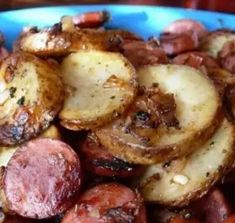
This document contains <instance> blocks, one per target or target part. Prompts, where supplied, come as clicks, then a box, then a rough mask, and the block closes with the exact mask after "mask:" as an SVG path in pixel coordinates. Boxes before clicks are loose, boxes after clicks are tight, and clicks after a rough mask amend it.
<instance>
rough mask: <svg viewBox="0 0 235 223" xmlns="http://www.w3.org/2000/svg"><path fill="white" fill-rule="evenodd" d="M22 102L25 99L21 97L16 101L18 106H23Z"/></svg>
mask: <svg viewBox="0 0 235 223" xmlns="http://www.w3.org/2000/svg"><path fill="white" fill-rule="evenodd" d="M24 101H25V97H24V96H22V97H21V98H20V99H19V100H18V101H17V104H18V105H24Z"/></svg>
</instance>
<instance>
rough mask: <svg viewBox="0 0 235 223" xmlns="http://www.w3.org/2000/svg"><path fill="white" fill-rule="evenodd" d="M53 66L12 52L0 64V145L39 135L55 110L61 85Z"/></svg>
mask: <svg viewBox="0 0 235 223" xmlns="http://www.w3.org/2000/svg"><path fill="white" fill-rule="evenodd" d="M57 71H58V70H57V69H54V67H51V66H50V65H49V64H48V63H47V62H45V61H43V60H41V59H38V58H37V57H35V56H33V55H30V54H25V53H15V54H12V55H11V56H10V57H8V58H7V59H6V60H5V61H4V62H3V63H2V64H1V67H0V83H1V89H0V98H1V100H0V145H8V146H9V145H15V144H19V143H22V142H24V141H26V140H29V139H30V138H32V137H36V136H37V135H39V134H40V133H41V132H42V131H43V130H44V129H46V128H47V127H48V126H49V124H50V122H51V121H52V120H53V119H54V117H55V116H56V114H57V113H58V112H59V110H60V109H61V106H62V102H63V95H64V93H63V85H62V81H61V78H60V76H59V74H58V73H57Z"/></svg>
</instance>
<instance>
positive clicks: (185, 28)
mask: <svg viewBox="0 0 235 223" xmlns="http://www.w3.org/2000/svg"><path fill="white" fill-rule="evenodd" d="M189 31H190V32H194V33H196V34H197V36H198V37H199V38H202V37H204V36H205V35H206V34H207V33H208V30H207V29H206V28H205V26H204V25H203V24H201V23H200V22H198V21H194V20H192V19H178V20H176V21H174V22H172V23H171V24H170V25H169V26H167V27H166V28H165V29H164V32H165V33H173V34H181V33H185V32H189Z"/></svg>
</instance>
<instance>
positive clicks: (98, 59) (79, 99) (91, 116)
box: [59, 50, 137, 130]
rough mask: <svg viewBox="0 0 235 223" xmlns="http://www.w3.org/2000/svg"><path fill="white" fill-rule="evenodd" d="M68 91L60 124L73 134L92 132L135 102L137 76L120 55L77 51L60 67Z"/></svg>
mask: <svg viewBox="0 0 235 223" xmlns="http://www.w3.org/2000/svg"><path fill="white" fill-rule="evenodd" d="M61 71H62V75H63V81H64V83H65V85H66V87H67V96H66V98H65V102H64V107H63V109H62V111H61V112H60V114H59V118H60V119H61V124H62V125H63V126H64V127H66V128H68V129H71V130H82V129H91V128H95V127H98V126H101V125H104V124H105V123H107V122H109V121H110V120H112V119H113V118H114V117H116V116H117V115H118V114H120V113H122V112H123V111H124V109H125V108H126V107H127V106H128V105H129V104H130V103H131V102H132V101H133V98H134V96H135V92H136V87H137V84H136V73H135V69H134V68H133V66H132V65H131V64H130V62H129V61H128V60H127V59H126V58H125V57H123V56H122V55H121V54H119V53H111V52H102V51H94V50H90V51H78V52H77V53H73V54H70V55H69V56H68V57H66V58H65V59H64V61H63V62H62V65H61Z"/></svg>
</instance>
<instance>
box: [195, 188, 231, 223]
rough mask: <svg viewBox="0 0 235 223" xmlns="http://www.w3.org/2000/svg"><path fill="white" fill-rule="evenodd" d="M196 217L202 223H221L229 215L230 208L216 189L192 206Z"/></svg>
mask: <svg viewBox="0 0 235 223" xmlns="http://www.w3.org/2000/svg"><path fill="white" fill-rule="evenodd" d="M194 205H195V206H194V208H193V209H194V210H195V211H196V212H198V213H197V215H198V216H200V215H201V216H202V218H203V219H202V220H203V222H204V223H222V222H223V221H224V220H225V219H226V218H227V217H228V216H229V215H230V213H231V207H230V205H229V203H228V201H227V200H226V198H225V197H224V195H223V193H222V192H221V191H220V190H218V189H213V190H211V191H210V192H209V193H208V194H207V195H206V196H205V197H204V198H202V199H201V200H199V201H197V202H196V203H195V204H194Z"/></svg>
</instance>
